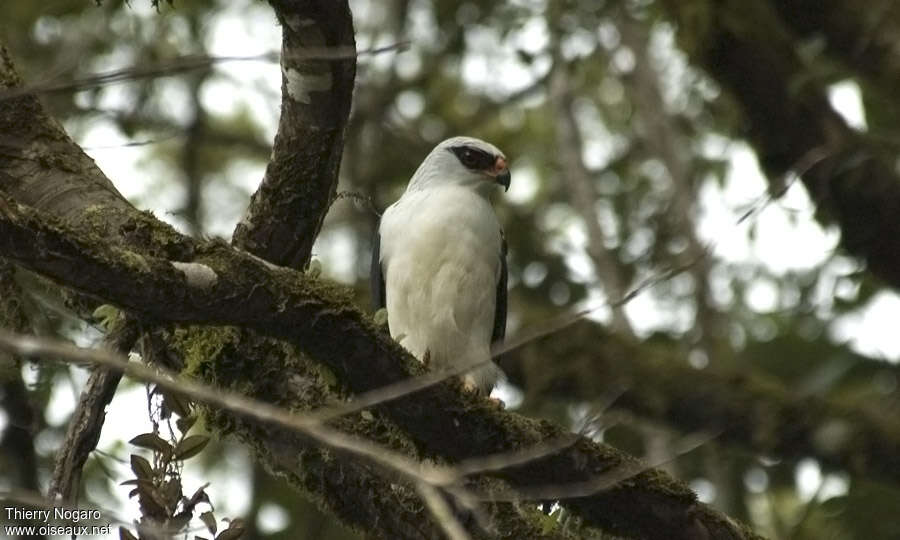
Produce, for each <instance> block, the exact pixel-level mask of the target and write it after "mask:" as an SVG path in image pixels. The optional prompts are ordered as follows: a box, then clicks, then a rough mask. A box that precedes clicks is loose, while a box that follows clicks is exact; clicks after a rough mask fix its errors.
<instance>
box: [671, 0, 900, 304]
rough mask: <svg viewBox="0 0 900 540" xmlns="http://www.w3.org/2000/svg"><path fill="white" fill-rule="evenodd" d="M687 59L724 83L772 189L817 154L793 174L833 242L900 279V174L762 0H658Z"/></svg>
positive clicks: (891, 279) (896, 282)
mask: <svg viewBox="0 0 900 540" xmlns="http://www.w3.org/2000/svg"><path fill="white" fill-rule="evenodd" d="M662 3H663V5H665V7H666V8H667V9H668V11H669V13H670V14H671V16H672V19H674V20H675V21H676V22H677V23H678V24H679V27H680V28H679V39H680V41H681V43H682V45H683V47H684V49H685V50H686V51H687V52H688V54H689V55H690V57H691V59H692V60H693V61H694V62H695V63H696V64H698V65H700V66H702V67H703V68H705V69H706V70H707V71H708V72H709V73H710V75H712V76H713V77H714V78H716V79H717V80H718V81H719V82H720V83H721V84H722V85H723V86H725V87H726V88H727V89H729V90H730V91H731V93H732V94H733V95H734V96H735V97H736V98H737V101H738V102H739V104H740V105H741V106H742V109H743V112H744V114H745V116H746V118H747V121H748V124H749V136H750V139H751V142H752V143H753V144H754V147H755V148H756V151H757V154H758V156H759V158H760V163H761V165H762V166H763V169H764V170H765V171H766V173H767V175H768V177H769V181H770V183H771V184H772V189H773V191H775V192H778V191H779V190H780V186H778V185H776V184H777V182H778V179H780V178H782V177H783V175H784V174H785V173H787V172H788V171H790V170H792V169H795V168H797V167H798V164H803V163H806V162H808V161H809V158H810V156H812V155H818V156H823V157H822V159H818V160H816V161H815V163H814V164H813V165H811V166H809V167H807V168H806V169H805V170H804V171H802V174H801V178H802V180H803V183H804V185H805V186H806V189H807V191H808V192H809V194H810V197H811V198H812V199H813V201H814V203H815V204H816V206H817V208H818V210H819V212H818V213H817V218H818V219H819V220H820V221H822V222H824V223H826V224H830V223H836V224H837V225H838V226H839V227H840V229H841V233H842V234H841V244H842V245H843V247H844V248H845V249H846V250H847V251H848V252H850V253H851V254H853V255H856V256H859V257H861V258H863V259H864V260H865V261H866V262H867V263H868V267H869V270H871V271H872V273H873V274H875V275H877V276H878V277H880V278H881V279H883V280H885V281H886V282H887V283H889V284H890V285H891V286H893V287H894V288H900V220H897V218H896V216H897V215H900V177H898V176H897V174H896V172H895V171H894V167H893V163H894V157H893V156H887V155H885V154H884V153H883V152H882V151H881V150H880V149H879V148H878V147H877V146H876V145H874V144H872V143H871V142H870V141H868V140H867V139H866V137H865V135H864V134H862V133H858V132H855V131H854V130H852V129H850V128H849V127H848V126H847V125H846V123H845V122H844V120H843V119H842V118H841V117H840V116H839V115H838V114H837V113H836V112H835V111H834V110H833V109H832V108H831V106H830V105H829V102H828V99H827V97H826V95H825V92H824V89H823V86H822V83H821V82H820V81H818V80H817V79H815V78H814V77H810V76H809V73H808V72H807V70H806V69H805V67H804V65H803V63H802V62H801V60H800V59H799V57H798V56H797V52H796V47H795V44H794V41H793V40H792V36H791V33H790V30H789V29H788V28H786V25H785V24H784V22H783V21H781V20H780V19H779V18H778V16H777V13H776V12H775V11H774V8H772V6H771V5H770V4H769V3H768V2H712V1H708V0H704V1H703V2H700V4H703V7H700V6H698V5H697V3H696V2H694V3H691V4H685V3H684V2H678V1H676V0H663V2H662Z"/></svg>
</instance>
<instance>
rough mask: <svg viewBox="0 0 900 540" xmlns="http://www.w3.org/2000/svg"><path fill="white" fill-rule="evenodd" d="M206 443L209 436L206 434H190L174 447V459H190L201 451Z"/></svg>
mask: <svg viewBox="0 0 900 540" xmlns="http://www.w3.org/2000/svg"><path fill="white" fill-rule="evenodd" d="M208 443H209V437H207V436H206V435H191V436H190V437H187V438H185V439H184V440H183V441H181V442H180V443H178V446H177V447H175V459H179V460H185V459H190V458H192V457H194V456H196V455H197V454H199V453H200V452H202V451H203V449H204V448H206V445H207V444H208Z"/></svg>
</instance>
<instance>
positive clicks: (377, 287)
mask: <svg viewBox="0 0 900 540" xmlns="http://www.w3.org/2000/svg"><path fill="white" fill-rule="evenodd" d="M369 276H370V280H371V281H370V286H371V287H372V307H373V308H374V309H375V311H378V310H379V309H381V308H383V307H387V300H386V298H385V295H384V274H383V273H382V272H381V233H379V232H378V229H375V238H373V239H372V270H371V271H370V274H369Z"/></svg>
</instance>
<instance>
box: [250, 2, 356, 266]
mask: <svg viewBox="0 0 900 540" xmlns="http://www.w3.org/2000/svg"><path fill="white" fill-rule="evenodd" d="M269 3H270V4H271V5H272V7H273V9H274V10H275V14H276V16H277V17H278V21H279V22H280V23H281V27H282V48H281V75H282V81H281V96H282V99H281V118H280V120H279V123H278V133H277V135H276V136H275V146H274V147H273V148H272V157H271V159H270V160H269V164H268V166H267V167H266V174H265V177H264V178H263V181H262V183H261V184H260V186H259V189H258V190H257V192H256V193H255V194H254V195H253V198H252V200H251V202H250V206H249V208H248V209H247V214H246V216H245V217H244V219H243V220H242V221H241V222H240V223H239V224H238V226H237V227H236V228H235V231H234V236H233V239H232V241H233V243H234V245H236V246H238V247H240V248H241V249H244V250H246V251H249V252H250V253H253V254H254V255H257V256H259V257H262V258H263V259H265V260H267V261H270V262H272V263H274V264H278V265H281V266H289V267H292V268H302V267H304V266H305V265H306V263H307V262H308V261H309V257H310V254H311V252H312V246H313V242H314V241H315V239H316V237H317V236H318V234H319V229H320V228H321V226H322V220H324V219H325V213H326V212H327V211H328V207H329V206H330V204H331V201H332V200H333V199H334V195H335V192H336V190H337V181H338V170H339V167H340V163H341V154H342V152H343V149H344V129H345V127H346V125H347V118H348V116H349V114H350V102H351V96H352V94H353V81H354V78H355V76H356V57H355V56H352V57H349V58H345V59H342V60H330V61H329V60H310V59H308V57H307V55H305V54H304V51H305V50H307V49H308V48H310V47H313V48H321V47H342V48H347V49H350V50H355V48H356V42H355V39H354V33H353V18H352V16H351V14H350V8H349V6H348V4H347V1H346V0H342V1H335V0H270V2H269Z"/></svg>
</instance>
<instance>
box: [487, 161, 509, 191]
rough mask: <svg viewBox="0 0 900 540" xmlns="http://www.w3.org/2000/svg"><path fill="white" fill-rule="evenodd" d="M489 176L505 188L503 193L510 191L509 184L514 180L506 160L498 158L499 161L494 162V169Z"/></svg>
mask: <svg viewBox="0 0 900 540" xmlns="http://www.w3.org/2000/svg"><path fill="white" fill-rule="evenodd" d="M488 174H489V175H490V176H492V177H494V181H496V182H497V183H498V184H500V185H501V186H503V191H509V182H510V180H511V179H512V178H511V176H510V174H509V168H508V167H507V166H506V160H505V159H504V158H502V157H499V156H498V157H497V160H496V161H494V167H493V168H492V169H491V170H490V172H488Z"/></svg>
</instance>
